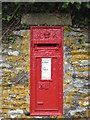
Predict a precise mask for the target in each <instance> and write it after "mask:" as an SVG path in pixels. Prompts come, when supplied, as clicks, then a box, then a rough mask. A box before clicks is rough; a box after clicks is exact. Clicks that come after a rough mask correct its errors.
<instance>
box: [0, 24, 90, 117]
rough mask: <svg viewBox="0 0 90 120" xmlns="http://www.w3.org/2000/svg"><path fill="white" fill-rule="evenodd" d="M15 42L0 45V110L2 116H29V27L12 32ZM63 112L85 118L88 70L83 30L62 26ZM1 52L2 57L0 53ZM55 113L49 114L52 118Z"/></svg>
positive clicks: (86, 44)
mask: <svg viewBox="0 0 90 120" xmlns="http://www.w3.org/2000/svg"><path fill="white" fill-rule="evenodd" d="M13 33H14V34H15V36H16V37H17V39H16V42H15V43H12V44H11V43H10V44H2V46H1V47H2V51H1V48H0V68H2V70H1V69H0V75H1V76H2V77H0V82H2V86H0V90H1V89H2V92H1V95H2V98H0V101H1V100H2V107H1V105H0V112H1V113H2V114H1V117H2V118H32V117H31V116H29V112H30V110H29V106H30V30H20V31H14V32H13ZM63 36H64V38H63V43H64V44H63V51H64V54H63V58H64V61H63V66H64V69H63V73H64V74H63V75H64V79H63V113H64V114H63V116H62V117H60V116H58V117H57V118H89V117H90V111H89V100H88V99H89V96H88V85H89V81H88V80H89V78H90V75H88V71H89V70H90V68H89V66H88V64H89V61H88V59H89V57H90V56H89V47H90V46H89V42H88V33H87V31H84V32H83V31H82V30H81V29H80V28H70V27H67V26H65V27H64V32H63ZM1 55H2V57H1ZM54 117H55V116H50V118H54Z"/></svg>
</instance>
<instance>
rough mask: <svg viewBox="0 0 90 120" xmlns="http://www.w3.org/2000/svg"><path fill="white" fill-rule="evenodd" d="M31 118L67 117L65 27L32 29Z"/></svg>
mask: <svg viewBox="0 0 90 120" xmlns="http://www.w3.org/2000/svg"><path fill="white" fill-rule="evenodd" d="M30 115H63V27H60V26H56V27H54V26H52V27H48V26H47V27H46V26H41V27H38V26H37V27H36V26H32V27H31V42H30Z"/></svg>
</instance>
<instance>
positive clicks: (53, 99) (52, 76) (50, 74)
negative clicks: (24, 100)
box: [36, 57, 58, 110]
mask: <svg viewBox="0 0 90 120" xmlns="http://www.w3.org/2000/svg"><path fill="white" fill-rule="evenodd" d="M57 62H58V58H52V57H51V58H36V64H37V68H36V69H37V70H36V71H37V73H36V79H37V80H36V110H58V80H57V78H58V66H57ZM52 66H53V67H52Z"/></svg>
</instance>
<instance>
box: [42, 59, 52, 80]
mask: <svg viewBox="0 0 90 120" xmlns="http://www.w3.org/2000/svg"><path fill="white" fill-rule="evenodd" d="M41 67H42V68H41V77H42V80H50V79H51V58H42V65H41Z"/></svg>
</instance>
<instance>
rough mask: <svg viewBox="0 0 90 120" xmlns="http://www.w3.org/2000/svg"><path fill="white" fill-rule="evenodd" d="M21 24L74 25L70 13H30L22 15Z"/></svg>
mask: <svg viewBox="0 0 90 120" xmlns="http://www.w3.org/2000/svg"><path fill="white" fill-rule="evenodd" d="M21 24H26V25H43V24H48V25H72V22H71V15H70V14H69V13H59V14H58V13H30V14H24V15H22V19H21Z"/></svg>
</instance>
